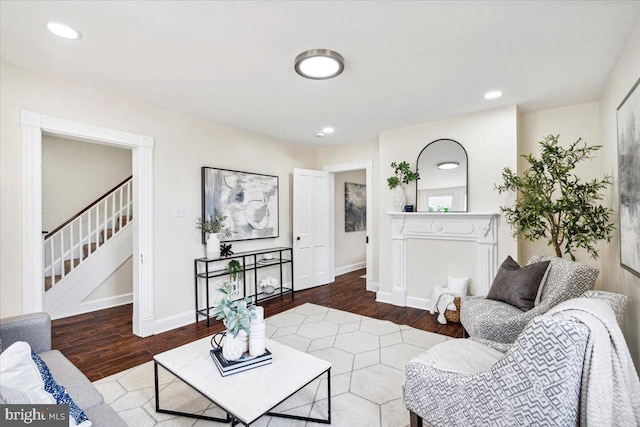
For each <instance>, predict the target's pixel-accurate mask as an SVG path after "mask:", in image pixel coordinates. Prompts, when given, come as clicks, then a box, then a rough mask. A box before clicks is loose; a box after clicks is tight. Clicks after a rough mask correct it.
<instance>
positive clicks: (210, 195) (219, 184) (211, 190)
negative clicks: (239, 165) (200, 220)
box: [202, 166, 279, 241]
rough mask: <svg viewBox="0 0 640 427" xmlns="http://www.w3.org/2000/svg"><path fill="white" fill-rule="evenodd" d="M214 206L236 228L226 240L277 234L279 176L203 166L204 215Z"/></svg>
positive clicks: (248, 238)
mask: <svg viewBox="0 0 640 427" xmlns="http://www.w3.org/2000/svg"><path fill="white" fill-rule="evenodd" d="M213 210H215V211H216V212H221V213H222V214H223V215H225V216H226V217H227V223H228V224H229V226H230V227H231V228H232V229H233V230H234V234H233V236H225V238H224V240H225V241H230V240H232V241H235V240H250V239H265V238H273V237H278V236H279V225H278V177H277V176H272V175H263V174H255V173H249V172H239V171H234V170H228V169H218V168H210V167H206V166H205V167H203V168H202V212H203V216H204V215H205V214H204V213H205V212H211V211H213ZM231 237H232V239H230V238H231Z"/></svg>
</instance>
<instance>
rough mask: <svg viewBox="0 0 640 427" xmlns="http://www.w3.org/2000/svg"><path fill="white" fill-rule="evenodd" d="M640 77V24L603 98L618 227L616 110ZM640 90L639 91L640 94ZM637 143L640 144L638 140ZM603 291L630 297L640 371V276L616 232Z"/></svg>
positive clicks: (605, 152)
mask: <svg viewBox="0 0 640 427" xmlns="http://www.w3.org/2000/svg"><path fill="white" fill-rule="evenodd" d="M638 77H640V23H638V25H636V27H635V29H634V31H633V33H632V35H631V37H630V38H629V41H628V42H627V46H626V48H625V50H624V52H623V54H622V56H621V57H620V59H619V60H618V63H617V64H616V66H615V68H614V69H613V72H612V73H611V76H610V77H609V80H608V81H607V85H606V87H605V90H604V92H603V94H602V97H601V98H600V143H601V144H602V145H603V149H602V158H601V159H602V160H601V161H602V165H603V167H602V169H601V172H602V173H607V174H610V175H613V177H614V185H613V190H612V191H611V192H610V194H609V197H607V198H606V201H607V202H608V203H610V204H611V205H612V206H613V207H614V209H615V210H616V214H615V215H614V216H613V219H614V221H615V222H616V224H618V220H619V217H618V170H617V167H616V165H617V162H618V159H617V156H618V149H617V141H618V139H617V128H616V109H617V108H618V106H619V105H620V103H621V102H622V100H623V99H624V97H625V96H626V95H627V93H628V92H629V90H631V88H632V87H633V85H634V84H635V82H636V81H637V80H638ZM638 90H640V89H636V91H638ZM636 143H640V142H638V141H636ZM599 288H601V289H605V290H608V291H611V292H619V293H622V294H625V295H627V296H628V297H629V304H628V306H627V311H626V314H625V317H624V323H623V326H622V331H623V332H624V335H625V338H626V340H627V345H628V346H629V349H630V350H631V355H632V356H633V360H634V362H635V365H636V370H640V277H637V276H634V275H633V274H631V273H630V272H629V271H627V270H625V269H623V268H622V267H620V235H619V229H617V230H616V233H615V237H614V239H613V240H612V241H611V244H609V245H606V247H605V248H604V250H603V251H602V268H601V270H600V282H599Z"/></svg>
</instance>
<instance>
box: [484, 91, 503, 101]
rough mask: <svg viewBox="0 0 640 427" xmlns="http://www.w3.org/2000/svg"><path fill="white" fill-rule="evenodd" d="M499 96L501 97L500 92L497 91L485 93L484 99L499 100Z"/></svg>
mask: <svg viewBox="0 0 640 427" xmlns="http://www.w3.org/2000/svg"><path fill="white" fill-rule="evenodd" d="M501 96H502V92H500V91H499V90H494V91H491V92H487V93H485V94H484V99H496V98H500V97H501Z"/></svg>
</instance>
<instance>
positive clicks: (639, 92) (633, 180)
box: [617, 79, 640, 277]
mask: <svg viewBox="0 0 640 427" xmlns="http://www.w3.org/2000/svg"><path fill="white" fill-rule="evenodd" d="M639 85H640V79H639V80H638V81H637V82H636V84H635V85H634V86H633V87H632V88H631V90H630V91H629V93H628V94H627V96H625V98H624V99H623V100H622V102H621V103H620V106H619V107H618V111H617V116H618V179H619V181H620V183H619V185H618V188H619V197H618V200H619V203H620V265H622V267H623V268H625V269H627V270H629V271H630V272H631V273H633V274H635V275H636V276H638V277H640V244H639V243H638V242H640V218H639V217H638V212H640V174H639V173H638V171H639V170H640V140H639V139H638V134H639V132H640V131H639V129H640V113H638V112H639V111H640V89H638V86H639Z"/></svg>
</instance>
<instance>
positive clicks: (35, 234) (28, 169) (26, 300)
mask: <svg viewBox="0 0 640 427" xmlns="http://www.w3.org/2000/svg"><path fill="white" fill-rule="evenodd" d="M20 125H21V128H22V212H23V222H22V242H23V245H22V311H23V313H32V312H36V311H42V310H43V309H44V291H43V289H44V277H43V270H42V269H43V264H44V261H43V258H44V250H43V239H42V135H43V133H46V134H47V135H53V136H58V137H62V138H70V139H75V140H79V141H82V142H89V143H94V144H103V145H112V146H116V147H125V148H130V149H131V151H132V165H131V166H132V175H133V197H134V199H133V215H134V218H135V219H136V220H135V221H133V222H132V224H131V225H132V226H133V259H134V260H138V261H137V262H134V263H133V333H134V334H135V335H138V336H141V337H146V336H150V335H153V334H154V301H153V293H154V290H153V146H154V139H153V138H152V137H149V136H143V135H134V134H130V133H126V132H121V131H118V130H113V129H107V128H102V127H98V126H93V125H88V124H84V123H79V122H74V121H71V120H66V119H60V118H56V117H50V116H45V115H41V114H40V113H35V112H31V111H24V110H22V111H21V112H20Z"/></svg>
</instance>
